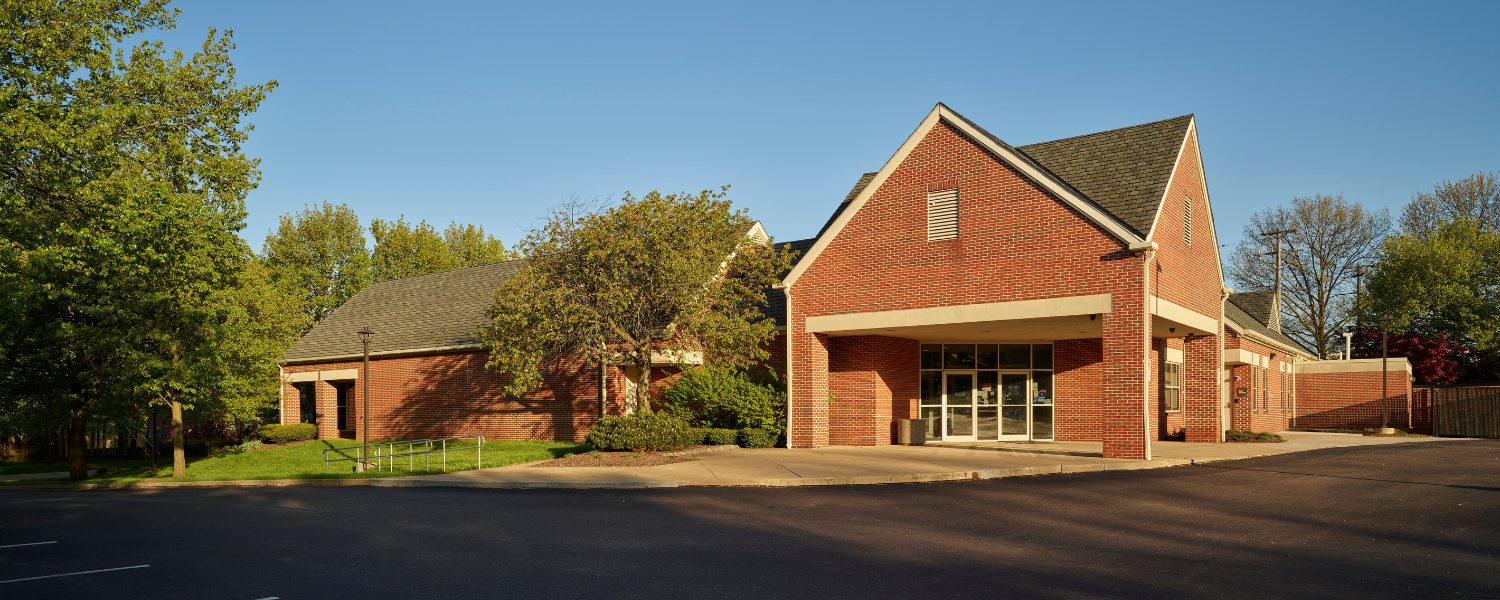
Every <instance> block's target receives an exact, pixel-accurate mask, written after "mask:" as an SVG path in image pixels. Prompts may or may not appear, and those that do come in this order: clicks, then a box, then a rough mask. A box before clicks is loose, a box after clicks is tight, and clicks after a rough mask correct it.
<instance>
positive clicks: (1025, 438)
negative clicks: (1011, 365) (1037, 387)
mask: <svg viewBox="0 0 1500 600" xmlns="http://www.w3.org/2000/svg"><path fill="white" fill-rule="evenodd" d="M998 370H999V371H1000V377H999V380H1000V382H1001V386H1003V385H1004V381H1005V376H1006V375H1024V376H1025V377H1026V387H1025V388H1023V389H1024V390H1025V391H1024V392H1023V393H1024V394H1025V398H1024V399H1023V404H1006V403H1005V397H1004V393H1003V392H1002V393H1001V397H1000V436H999V441H1001V442H1029V441H1031V383H1032V382H1031V369H998ZM1007 406H1012V407H1014V406H1023V407H1025V409H1026V432H1025V433H1013V434H1010V435H1006V434H1005V407H1007Z"/></svg>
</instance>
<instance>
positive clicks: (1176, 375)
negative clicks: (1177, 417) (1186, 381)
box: [1161, 362, 1182, 411]
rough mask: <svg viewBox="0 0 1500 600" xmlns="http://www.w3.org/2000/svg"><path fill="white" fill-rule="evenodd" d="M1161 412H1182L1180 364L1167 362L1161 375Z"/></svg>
mask: <svg viewBox="0 0 1500 600" xmlns="http://www.w3.org/2000/svg"><path fill="white" fill-rule="evenodd" d="M1161 384H1162V394H1161V405H1162V410H1167V411H1175V410H1182V363H1175V362H1169V363H1167V366H1166V368H1165V369H1163V370H1162V374H1161Z"/></svg>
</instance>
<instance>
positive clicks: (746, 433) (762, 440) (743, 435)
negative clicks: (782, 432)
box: [738, 427, 780, 448]
mask: <svg viewBox="0 0 1500 600" xmlns="http://www.w3.org/2000/svg"><path fill="white" fill-rule="evenodd" d="M738 433H739V438H740V439H739V441H740V446H742V447H745V448H773V447H775V446H776V442H777V441H779V440H778V439H777V438H779V437H780V436H778V435H776V434H773V433H771V432H769V431H766V430H764V429H757V428H754V427H746V428H744V429H741V430H739V432H738Z"/></svg>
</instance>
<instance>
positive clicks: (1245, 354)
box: [1224, 348, 1257, 365]
mask: <svg viewBox="0 0 1500 600" xmlns="http://www.w3.org/2000/svg"><path fill="white" fill-rule="evenodd" d="M1254 362H1257V361H1256V360H1255V354H1254V353H1252V352H1250V351H1249V350H1246V349H1244V348H1226V349H1225V350H1224V364H1226V365H1248V364H1251V363H1254Z"/></svg>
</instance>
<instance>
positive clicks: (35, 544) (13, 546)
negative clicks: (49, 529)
mask: <svg viewBox="0 0 1500 600" xmlns="http://www.w3.org/2000/svg"><path fill="white" fill-rule="evenodd" d="M56 543H57V542H56V541H55V540H54V541H51V542H32V543H30V544H11V545H9V546H0V548H20V547H21V546H40V545H42V544H56Z"/></svg>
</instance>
